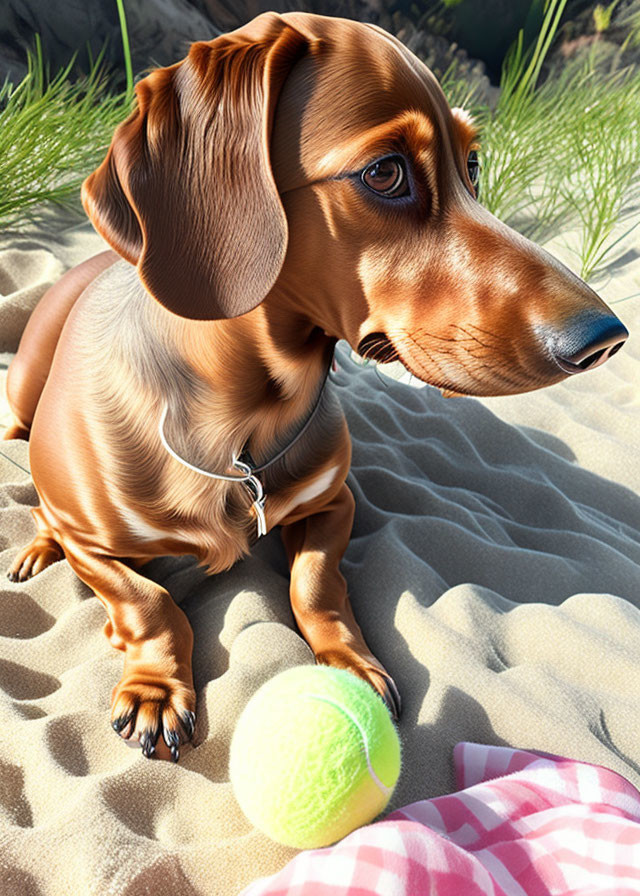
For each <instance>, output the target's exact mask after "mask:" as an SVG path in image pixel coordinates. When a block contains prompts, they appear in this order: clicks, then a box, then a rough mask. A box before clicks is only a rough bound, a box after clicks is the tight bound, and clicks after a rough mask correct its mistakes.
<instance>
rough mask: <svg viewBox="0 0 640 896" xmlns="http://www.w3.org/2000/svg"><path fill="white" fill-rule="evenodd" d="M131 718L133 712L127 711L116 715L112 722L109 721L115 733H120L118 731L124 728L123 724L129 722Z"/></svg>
mask: <svg viewBox="0 0 640 896" xmlns="http://www.w3.org/2000/svg"><path fill="white" fill-rule="evenodd" d="M132 718H133V712H128V713H126V714H125V715H123V716H118V718H117V719H114V720H113V722H112V723H111V727H112V728H113V730H114V731H115V732H116V733H117V734H120V732H121V731H122V730H123V729H124V728H125V726H126V725H128V724H129V722H130V721H131V719H132Z"/></svg>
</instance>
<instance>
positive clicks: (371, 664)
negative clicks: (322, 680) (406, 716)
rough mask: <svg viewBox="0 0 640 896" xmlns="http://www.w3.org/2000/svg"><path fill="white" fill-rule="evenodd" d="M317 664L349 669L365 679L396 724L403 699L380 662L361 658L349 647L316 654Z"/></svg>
mask: <svg viewBox="0 0 640 896" xmlns="http://www.w3.org/2000/svg"><path fill="white" fill-rule="evenodd" d="M316 662H317V663H319V664H320V665H323V666H335V667H336V668H337V669H347V670H348V671H349V672H353V674H354V675H357V676H358V678H362V679H364V681H366V682H367V684H370V685H371V687H372V688H373V689H374V691H376V692H377V693H378V694H380V696H381V697H382V699H383V700H384V702H385V703H386V705H387V709H388V710H389V712H390V713H391V717H392V718H393V720H394V721H395V722H397V721H398V719H399V718H400V714H401V712H402V699H401V697H400V692H399V691H398V688H397V687H396V683H395V681H394V680H393V678H392V677H391V676H390V675H389V673H388V672H387V670H386V669H385V668H384V666H383V665H382V664H381V663H379V662H378V660H377V659H376V658H375V657H374V656H371V654H366V655H365V656H361V655H360V654H358V653H356V652H355V651H353V650H350V649H349V648H348V647H345V648H344V650H340V649H333V650H326V651H323V652H322V653H317V654H316Z"/></svg>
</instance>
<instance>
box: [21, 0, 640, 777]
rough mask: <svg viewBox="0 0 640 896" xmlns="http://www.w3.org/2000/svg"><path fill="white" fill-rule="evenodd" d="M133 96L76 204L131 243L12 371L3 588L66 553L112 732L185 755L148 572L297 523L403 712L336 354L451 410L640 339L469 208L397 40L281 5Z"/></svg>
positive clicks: (338, 614)
mask: <svg viewBox="0 0 640 896" xmlns="http://www.w3.org/2000/svg"><path fill="white" fill-rule="evenodd" d="M136 94H137V107H136V109H135V111H134V112H133V113H132V114H131V115H130V116H129V118H127V120H126V121H125V122H124V123H123V124H121V125H120V126H119V127H118V129H117V130H116V132H115V134H114V137H113V142H112V144H111V147H110V149H109V152H108V154H107V157H106V159H105V161H104V162H103V163H102V165H101V166H100V167H99V168H98V169H97V171H95V172H94V173H93V174H92V175H91V176H90V177H89V178H88V179H87V181H86V182H85V184H84V188H83V201H84V205H85V208H86V210H87V213H88V215H89V217H90V218H91V221H92V222H93V224H94V225H95V227H96V229H97V230H98V231H99V232H100V233H101V234H102V235H103V236H104V238H105V239H106V240H107V241H108V242H109V243H110V245H111V246H112V247H113V249H114V250H115V252H106V253H103V254H102V255H99V256H97V257H96V258H93V259H91V260H89V261H87V262H85V263H84V264H83V265H80V266H79V267H77V268H75V269H74V270H72V271H70V272H69V273H68V274H66V275H65V276H64V277H63V278H62V280H61V281H60V282H59V283H58V284H57V285H56V286H54V287H53V288H52V289H51V290H49V292H48V293H47V294H46V295H45V296H44V298H43V299H42V301H41V303H40V304H39V305H38V307H37V308H36V310H35V311H34V313H33V316H32V317H31V319H30V321H29V323H28V325H27V328H26V330H25V333H24V336H23V339H22V342H21V344H20V349H19V351H18V354H17V356H16V358H15V360H14V362H13V364H12V365H11V369H10V371H9V379H8V395H9V400H10V403H11V407H12V409H13V413H14V415H15V425H14V426H13V427H11V428H10V429H9V431H8V432H7V434H6V438H28V437H30V463H31V471H32V474H33V479H34V482H35V485H36V488H37V490H38V495H39V497H40V506H39V507H37V508H35V509H34V510H33V514H34V517H35V520H36V523H37V527H38V534H37V536H36V538H35V539H34V540H33V541H32V543H31V544H30V545H29V546H28V547H26V548H25V549H24V550H23V551H22V552H21V553H20V554H19V555H18V557H17V558H16V560H15V562H14V564H13V566H12V567H11V571H10V574H9V577H10V578H11V579H12V580H13V581H24V580H25V579H28V578H29V577H30V576H32V575H34V574H36V573H38V572H40V571H41V570H42V569H44V568H45V567H46V566H48V565H49V564H50V563H53V562H54V561H56V560H58V559H60V558H62V557H63V556H65V557H66V558H67V560H68V561H69V563H70V565H71V567H72V568H73V569H74V570H75V572H76V573H77V574H78V576H79V577H80V578H81V579H82V580H83V581H84V582H86V584H87V585H89V587H90V588H92V589H93V590H94V591H95V593H96V595H97V596H98V597H99V598H100V600H101V601H102V602H103V604H104V606H105V609H106V611H107V616H108V620H107V622H106V625H105V633H106V635H107V637H108V638H109V640H110V642H111V644H112V645H113V646H114V647H116V648H117V649H118V650H122V651H123V653H124V673H123V676H122V679H121V681H120V682H119V683H118V685H117V686H116V687H115V689H114V691H113V701H112V724H113V727H114V728H115V730H116V731H117V732H118V733H119V734H120V735H122V736H123V737H125V738H137V739H138V740H139V741H140V743H141V746H142V750H143V752H144V754H145V755H146V756H149V755H151V754H153V753H154V752H155V753H156V755H163V756H168V755H169V751H170V752H171V756H172V758H173V759H174V760H176V759H177V758H178V747H179V744H180V742H181V741H185V740H188V739H190V738H191V736H192V734H193V728H194V721H195V713H194V711H195V706H196V695H195V691H194V687H193V679H192V670H191V651H192V644H193V633H192V630H191V627H190V625H189V623H188V621H187V618H186V616H185V614H184V613H183V612H182V610H181V609H179V607H178V606H176V604H175V603H174V602H173V600H172V598H171V597H170V595H169V594H168V592H167V591H166V590H165V589H164V588H162V587H161V586H160V585H158V584H156V583H155V582H152V581H150V580H149V579H147V578H145V577H144V576H143V575H141V574H140V573H139V572H137V571H136V569H137V568H138V567H140V566H141V565H142V564H144V563H145V562H147V561H149V560H150V559H151V558H153V557H156V556H158V555H166V554H171V555H177V554H193V555H195V556H196V557H197V558H198V560H199V561H200V563H201V564H202V565H204V566H206V568H207V571H208V572H209V573H215V572H218V571H221V570H226V569H228V568H229V567H230V566H231V565H232V564H233V563H234V562H235V561H236V560H237V559H238V558H239V557H241V556H242V555H243V554H245V553H246V552H247V551H248V550H249V548H250V545H251V544H252V542H253V541H255V539H256V538H257V537H258V536H259V535H260V534H262V533H263V532H265V531H268V530H269V529H272V528H273V527H274V526H277V525H279V526H281V527H282V538H283V541H284V545H285V548H286V551H287V555H288V558H289V563H290V567H291V606H292V608H293V613H294V616H295V619H296V622H297V624H298V626H299V629H300V631H301V633H302V634H303V635H304V637H305V638H306V640H307V641H308V643H309V645H310V646H311V648H312V650H313V652H314V654H315V657H316V660H317V661H318V662H319V663H328V664H330V665H334V666H340V667H343V668H347V669H350V670H352V671H353V672H354V673H355V674H357V675H359V676H361V677H362V678H364V679H365V680H367V681H368V682H370V684H371V685H372V686H373V687H374V688H375V689H376V690H377V691H378V692H379V693H380V694H381V695H382V696H383V698H384V699H385V700H386V702H387V704H388V705H389V707H390V709H391V711H392V712H393V713H394V714H395V715H396V716H397V714H398V713H399V710H400V698H399V695H398V691H397V689H396V686H395V684H394V683H393V680H392V678H391V677H390V675H389V674H388V672H387V671H386V670H385V669H384V668H383V666H382V665H381V664H380V663H379V662H378V660H377V659H376V658H375V657H374V656H373V655H372V654H371V652H370V651H369V649H368V647H367V645H366V643H365V641H364V638H363V636H362V633H361V631H360V629H359V627H358V625H357V623H356V621H355V619H354V616H353V613H352V610H351V606H350V604H349V599H348V597H347V589H346V584H345V581H344V579H343V577H342V575H341V574H340V572H339V563H340V559H341V557H342V554H343V552H344V550H345V548H346V546H347V543H348V540H349V535H350V530H351V524H352V519H353V510H354V502H353V497H352V495H351V493H350V491H349V489H348V488H347V485H346V484H345V479H346V476H347V473H348V471H349V463H350V442H349V435H348V432H347V427H346V423H345V420H344V417H343V415H342V413H341V411H340V408H339V405H338V403H337V400H336V397H335V395H334V393H333V392H332V386H331V384H330V383H327V382H326V374H327V370H328V368H329V365H330V363H331V358H332V354H333V349H334V345H335V343H336V340H337V339H346V340H347V342H348V343H349V344H350V345H351V346H352V347H353V348H354V349H357V350H359V351H360V352H361V353H364V354H368V355H370V356H372V357H375V358H378V359H384V360H390V359H392V358H397V359H400V360H401V361H402V362H403V364H404V365H405V366H406V367H407V368H408V369H409V370H410V371H411V372H412V373H413V374H414V375H415V376H417V377H418V378H419V379H421V380H424V381H425V382H428V383H432V384H434V385H436V386H439V387H440V388H441V389H442V390H443V391H444V392H445V394H465V395H504V394H508V393H516V392H524V391H527V390H530V389H535V388H538V387H540V386H545V385H548V384H550V383H557V382H559V381H560V380H562V379H563V378H564V377H566V376H567V375H569V374H574V373H578V372H580V371H582V370H586V369H588V368H592V367H595V366H597V365H598V364H601V363H602V362H603V361H605V360H606V359H607V357H608V356H609V355H612V354H613V352H614V351H616V350H617V349H618V348H619V346H620V345H621V344H622V343H623V342H624V340H625V339H626V337H627V335H628V334H627V332H626V330H625V328H624V327H623V326H622V325H621V323H620V321H619V320H618V319H617V318H616V317H615V316H614V315H613V314H612V313H611V311H610V310H609V309H608V308H607V306H606V305H605V304H604V303H603V302H602V301H601V300H600V299H599V298H598V296H597V295H596V294H595V293H594V292H593V291H592V290H591V289H590V288H589V287H588V286H586V285H585V284H584V283H583V282H582V281H581V280H580V279H579V278H578V277H576V276H574V275H573V274H572V273H570V272H569V271H568V270H567V269H566V268H564V267H563V266H562V265H560V264H559V263H558V262H557V261H555V260H554V259H553V258H551V257H550V256H549V255H548V254H547V253H546V252H544V251H543V250H542V249H540V248H538V247H537V246H535V245H533V244H532V243H530V242H529V241H527V240H526V239H524V238H523V237H522V236H520V235H519V234H517V233H515V232H514V231H512V230H510V229H509V228H508V227H506V226H505V225H504V224H501V223H500V222H499V221H497V220H496V219H495V218H493V217H492V216H491V215H490V214H489V213H488V212H487V211H485V210H484V209H483V208H482V207H481V206H480V205H479V204H478V203H477V202H476V198H475V193H474V179H475V174H476V164H475V161H474V155H473V148H474V145H475V144H474V140H475V134H474V130H473V127H472V125H471V123H470V120H469V118H468V116H467V115H466V114H464V113H462V112H460V111H457V110H453V111H452V110H451V109H450V108H449V106H448V105H447V102H446V100H445V97H444V95H443V93H442V91H441V89H440V87H439V86H438V84H437V82H436V80H435V79H434V77H433V76H432V74H431V73H430V72H429V70H428V69H427V68H426V67H425V66H424V65H423V64H422V63H421V62H420V61H419V60H418V59H417V58H416V57H415V56H413V55H412V54H411V53H410V52H409V51H408V50H407V49H406V48H405V47H404V46H403V45H402V44H401V43H400V42H399V41H397V40H396V39H394V38H393V37H391V36H389V35H388V34H386V33H385V32H384V31H382V30H380V29H379V28H375V27H373V26H371V25H364V24H359V23H357V22H352V21H346V20H343V19H333V18H325V17H321V16H314V15H307V14H303V13H291V14H286V15H282V16H279V15H276V14H275V13H265V14H264V15H261V16H259V17H258V18H256V19H254V20H253V21H252V22H250V23H249V24H248V25H246V26H245V27H243V28H240V29H239V30H237V31H234V32H233V33H231V34H227V35H223V36H222V37H219V38H217V39H216V40H213V41H208V42H203V43H195V44H193V46H192V47H191V50H190V52H189V55H188V56H187V57H186V59H184V60H183V61H182V62H179V63H177V64H176V65H173V66H170V67H168V68H164V69H159V70H157V71H154V72H153V73H152V74H150V75H149V76H148V77H146V78H145V79H144V80H142V81H141V82H140V83H139V84H138V86H137V88H136ZM116 253H117V254H116ZM54 352H55V355H54ZM225 477H226V478H225ZM233 480H236V481H233ZM238 480H239V481H238ZM161 732H162V734H163V739H164V742H165V744H166V747H165V746H163V745H162V740H161V739H159V735H160V733H161ZM156 747H157V749H156Z"/></svg>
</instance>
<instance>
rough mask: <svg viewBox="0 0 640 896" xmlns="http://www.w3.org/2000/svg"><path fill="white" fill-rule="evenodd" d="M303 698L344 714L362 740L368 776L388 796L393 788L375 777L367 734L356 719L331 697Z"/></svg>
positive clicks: (312, 696) (313, 695) (311, 696)
mask: <svg viewBox="0 0 640 896" xmlns="http://www.w3.org/2000/svg"><path fill="white" fill-rule="evenodd" d="M304 696H305V697H310V698H311V699H312V700H322V701H323V702H324V703H329V704H330V705H331V706H335V708H336V709H339V710H340V712H342V713H344V714H345V716H347V718H349V719H350V720H351V721H352V722H353V724H354V725H355V726H356V728H357V729H358V731H359V732H360V737H361V738H362V742H363V746H364V755H365V758H366V760H367V768H368V769H369V774H370V775H371V778H372V780H373V783H374V784H375V785H376V786H377V787H378V788H379V789H380V790H381V791H382V793H383V794H384V796H387V797H388V796H390V795H391V793H392V790H393V788H392V787H387V785H386V784H384V783H383V782H382V781H381V780H380V778H379V777H378V776H377V775H376V773H375V771H374V768H373V766H372V765H371V758H370V756H369V740H368V738H367V732H366V731H365V730H364V729H363V728H362V727H361V726H360V723H359V722H358V720H357V719H356V717H355V716H354V715H353V714H352V713H350V712H349V710H348V709H347V708H346V706H343V705H342V704H341V703H338V702H337V700H332V699H331V697H323V696H321V695H320V694H305V695H304Z"/></svg>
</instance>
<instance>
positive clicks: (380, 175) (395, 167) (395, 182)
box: [360, 156, 409, 198]
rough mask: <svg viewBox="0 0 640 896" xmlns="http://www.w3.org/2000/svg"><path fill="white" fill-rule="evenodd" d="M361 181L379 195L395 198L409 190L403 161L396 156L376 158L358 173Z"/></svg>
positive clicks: (404, 194)
mask: <svg viewBox="0 0 640 896" xmlns="http://www.w3.org/2000/svg"><path fill="white" fill-rule="evenodd" d="M360 179H361V180H362V183H363V184H364V185H365V186H367V187H369V189H370V190H373V191H374V193H379V194H380V195H381V196H387V197H391V198H395V197H396V196H406V195H407V193H408V192H409V185H408V183H407V174H406V171H405V170H404V163H403V161H402V159H401V158H399V157H398V156H388V157H387V158H386V159H378V161H377V162H374V163H373V164H372V165H369V166H368V168H365V169H364V171H363V172H362V174H361V175H360Z"/></svg>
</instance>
